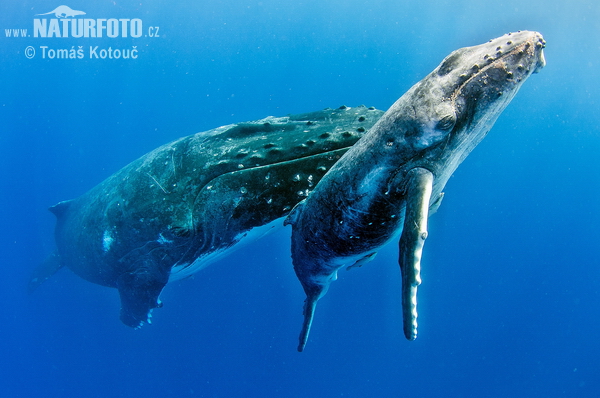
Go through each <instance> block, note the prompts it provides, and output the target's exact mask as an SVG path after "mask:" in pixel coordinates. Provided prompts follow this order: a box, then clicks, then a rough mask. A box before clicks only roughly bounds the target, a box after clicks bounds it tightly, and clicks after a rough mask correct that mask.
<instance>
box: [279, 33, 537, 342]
mask: <svg viewBox="0 0 600 398" xmlns="http://www.w3.org/2000/svg"><path fill="white" fill-rule="evenodd" d="M544 46H545V42H544V40H543V38H542V36H541V35H540V34H539V33H537V32H527V31H523V32H518V33H512V34H508V35H505V36H502V37H499V38H497V39H493V40H490V41H489V42H488V43H485V44H481V45H478V46H474V47H466V48H462V49H459V50H456V51H454V52H452V53H451V54H450V55H448V56H447V57H446V58H445V59H444V60H443V62H442V63H441V64H440V65H439V66H438V67H437V68H436V69H435V70H434V71H433V72H431V73H430V74H429V75H427V76H426V77H425V78H424V79H423V80H421V81H420V82H419V83H417V84H416V85H414V86H413V87H412V88H411V89H410V90H409V91H408V92H407V93H406V94H404V95H403V96H402V97H401V98H400V99H399V100H398V101H396V103H394V104H393V105H392V107H391V108H390V109H389V110H388V111H387V112H386V113H385V114H384V115H383V116H382V117H381V119H380V120H379V121H378V122H377V123H376V124H375V126H373V127H372V128H371V129H370V130H369V132H368V133H367V134H366V135H365V136H364V137H362V138H361V139H360V140H359V141H358V142H357V143H356V144H355V145H354V146H353V147H352V148H351V149H350V150H349V151H348V152H346V154H345V155H344V156H343V157H342V159H340V161H339V162H337V163H336V164H335V165H334V166H333V167H332V168H331V169H330V170H329V171H328V172H327V174H326V175H325V176H324V177H323V179H322V180H321V182H320V183H319V185H318V186H317V188H316V189H315V190H313V191H312V192H311V194H310V195H309V196H308V197H307V198H306V199H305V200H304V201H302V202H301V203H300V204H298V205H297V206H296V208H295V209H294V210H293V211H292V213H291V214H290V215H289V216H288V218H287V220H286V223H288V224H292V259H293V264H294V269H295V271H296V275H297V276H298V278H299V280H300V282H301V284H302V287H303V288H304V291H305V293H306V296H307V298H306V301H305V305H304V323H303V326H302V331H301V333H300V342H299V346H298V350H299V351H302V350H303V349H304V347H305V345H306V342H307V338H308V334H309V331H310V327H311V324H312V319H313V316H314V311H315V308H316V304H317V301H318V300H319V299H320V298H321V297H322V296H323V295H324V294H325V293H326V292H327V289H328V287H329V285H330V283H331V281H333V280H335V279H336V276H337V271H338V270H339V269H340V268H341V267H343V266H351V265H352V264H356V265H362V264H363V263H364V262H366V261H368V260H370V259H372V258H373V257H374V255H375V253H376V252H377V251H378V250H379V249H380V248H381V247H382V246H383V245H385V244H386V243H388V242H390V241H391V240H394V239H396V238H397V236H398V235H400V243H399V246H400V256H399V262H400V269H401V274H402V309H403V311H402V312H403V319H404V327H403V328H404V334H405V336H406V338H407V339H409V340H414V339H415V338H416V336H417V310H416V307H417V286H418V285H419V284H420V283H421V278H420V260H421V254H422V249H423V244H424V241H425V239H426V237H427V217H428V215H429V214H430V213H432V212H433V211H435V209H436V208H437V207H438V206H439V204H440V201H441V199H442V190H443V189H444V187H445V185H446V182H447V181H448V179H449V178H450V176H451V175H452V173H453V172H454V171H455V170H456V168H457V167H458V165H459V164H460V163H461V162H462V161H463V160H464V159H465V157H466V156H467V155H468V154H469V153H470V152H471V150H473V148H474V147H475V146H476V145H477V144H478V143H479V142H480V141H481V140H482V139H483V138H484V137H485V135H486V134H487V133H488V131H489V130H490V129H491V127H492V125H493V124H494V122H495V121H496V119H497V118H498V116H499V115H500V113H501V112H502V111H503V110H504V108H505V107H506V106H507V105H508V104H509V102H510V101H511V100H512V98H513V97H514V95H515V94H516V93H517V91H518V89H519V88H520V87H521V85H522V84H523V82H524V81H525V80H526V79H527V78H528V77H529V76H530V75H531V74H532V73H534V72H536V71H537V70H538V69H540V68H541V67H543V66H544V64H545V61H544V58H543V48H544Z"/></svg>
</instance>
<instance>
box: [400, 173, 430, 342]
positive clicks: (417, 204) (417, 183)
mask: <svg viewBox="0 0 600 398" xmlns="http://www.w3.org/2000/svg"><path fill="white" fill-rule="evenodd" d="M432 188H433V174H432V173H431V172H430V171H429V170H426V169H423V168H416V169H413V170H411V171H410V172H409V173H408V176H407V181H406V198H407V199H406V215H405V218H404V228H403V230H402V236H401V237H400V257H399V262H400V270H401V271H402V318H403V322H404V336H406V338H407V339H408V340H414V339H416V338H417V286H419V285H420V284H421V275H420V274H421V253H422V252H423V244H424V243H425V239H426V238H427V216H428V212H429V201H430V199H431V191H432Z"/></svg>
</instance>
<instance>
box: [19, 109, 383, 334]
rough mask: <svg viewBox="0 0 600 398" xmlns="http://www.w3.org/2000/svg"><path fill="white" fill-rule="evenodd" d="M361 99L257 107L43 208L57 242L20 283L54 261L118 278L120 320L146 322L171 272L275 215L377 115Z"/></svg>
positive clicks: (223, 249) (36, 278)
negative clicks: (284, 109)
mask: <svg viewBox="0 0 600 398" xmlns="http://www.w3.org/2000/svg"><path fill="white" fill-rule="evenodd" d="M382 114H383V111H380V110H377V109H374V108H366V107H364V106H358V107H353V108H350V107H346V106H342V107H340V108H338V109H325V110H322V111H318V112H312V113H305V114H299V115H290V116H286V117H267V118H265V119H261V120H257V121H253V122H247V123H239V124H234V125H228V126H223V127H219V128H217V129H213V130H210V131H207V132H203V133H198V134H195V135H192V136H188V137H184V138H181V139H179V140H176V141H174V142H171V143H169V144H166V145H164V146H161V147H159V148H157V149H155V150H154V151H152V152H150V153H148V154H146V155H144V156H143V157H141V158H139V159H138V160H136V161H134V162H132V163H131V164H129V165H127V166H126V167H124V168H123V169H121V170H120V171H118V172H117V173H115V174H114V175H112V176H110V177H109V178H107V179H106V180H105V181H103V182H102V183H100V184H99V185H97V186H96V187H94V188H92V189H91V190H90V191H89V192H87V193H85V194H84V195H82V196H81V197H79V198H77V199H74V200H69V201H65V202H60V203H58V204H57V205H55V206H53V207H52V208H51V209H50V210H51V211H52V212H53V213H54V214H55V215H56V217H57V224H56V231H55V238H56V246H57V250H56V251H55V252H54V253H53V254H51V255H50V256H49V257H48V258H47V259H46V261H44V262H43V263H42V264H41V265H40V266H39V267H38V268H37V269H36V270H35V271H34V272H33V275H32V277H31V280H30V282H29V290H30V291H32V290H34V289H35V288H37V287H38V286H39V285H40V284H41V283H42V282H44V281H45V280H46V279H48V278H49V277H50V276H52V275H53V274H54V273H55V272H56V271H57V270H58V269H60V268H61V267H68V268H70V269H71V270H72V271H73V272H75V273H76V274H77V275H79V276H80V277H82V278H83V279H86V280H88V281H90V282H93V283H97V284H100V285H104V286H108V287H113V288H116V289H118V291H119V294H120V298H121V320H122V322H123V323H125V324H126V325H128V326H131V327H136V328H137V327H139V326H141V325H142V324H143V323H144V322H150V315H151V314H150V312H151V310H152V309H154V308H156V307H159V306H160V305H161V302H160V300H159V295H160V292H161V291H162V289H163V288H164V286H165V285H166V284H167V282H169V281H173V280H177V279H181V278H184V277H186V276H189V275H191V274H193V273H195V272H197V271H199V270H200V269H202V268H203V267H205V266H206V265H208V264H209V263H211V262H212V261H214V260H215V259H217V258H219V256H223V255H226V254H227V253H228V252H229V251H230V250H231V249H233V248H235V247H238V246H239V243H240V242H245V241H248V240H251V239H252V238H253V237H259V235H261V234H262V233H263V232H264V230H265V229H270V228H272V227H274V225H273V224H274V223H277V220H279V221H280V224H282V218H283V217H284V216H286V215H287V214H288V213H289V212H290V210H291V209H292V208H293V207H294V206H295V205H296V204H297V203H298V202H299V201H301V200H302V199H304V198H305V197H306V196H307V195H308V193H309V192H310V191H312V189H314V187H315V186H316V185H317V184H318V182H319V181H320V179H321V178H322V177H323V175H325V173H326V171H327V170H328V169H329V168H330V167H331V166H332V165H333V164H334V163H335V162H336V161H337V160H338V159H339V158H340V157H341V156H342V155H343V154H344V153H345V152H346V151H347V150H348V148H349V147H350V146H351V145H352V144H354V143H355V142H356V141H357V140H358V139H359V138H360V137H361V136H362V135H364V134H365V132H366V131H367V130H368V129H369V128H370V127H371V126H373V124H375V122H376V121H377V120H378V119H379V118H380V117H381V115H382Z"/></svg>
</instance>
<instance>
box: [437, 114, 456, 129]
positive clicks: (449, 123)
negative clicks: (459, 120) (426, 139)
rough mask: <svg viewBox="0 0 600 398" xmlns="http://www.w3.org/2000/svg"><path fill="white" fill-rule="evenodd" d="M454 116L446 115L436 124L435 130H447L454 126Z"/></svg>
mask: <svg viewBox="0 0 600 398" xmlns="http://www.w3.org/2000/svg"><path fill="white" fill-rule="evenodd" d="M455 124H456V117H454V115H446V116H444V117H443V118H441V119H440V121H439V122H438V123H437V124H436V126H435V128H436V130H442V131H448V130H452V129H453V128H454V125H455Z"/></svg>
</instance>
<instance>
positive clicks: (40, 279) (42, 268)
mask: <svg viewBox="0 0 600 398" xmlns="http://www.w3.org/2000/svg"><path fill="white" fill-rule="evenodd" d="M62 267H63V265H62V264H61V263H60V256H59V255H58V252H57V251H55V252H54V253H52V254H51V255H49V256H48V257H46V259H45V260H44V262H42V263H41V264H40V265H39V266H38V267H37V268H36V269H35V270H33V272H32V273H31V277H30V278H29V283H28V284H27V291H28V292H29V293H30V294H31V293H33V291H34V290H35V289H37V288H38V286H40V285H41V284H42V283H44V282H45V281H46V280H48V279H49V278H50V277H51V276H52V275H54V274H56V273H57V272H58V270H59V269H61V268H62Z"/></svg>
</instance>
